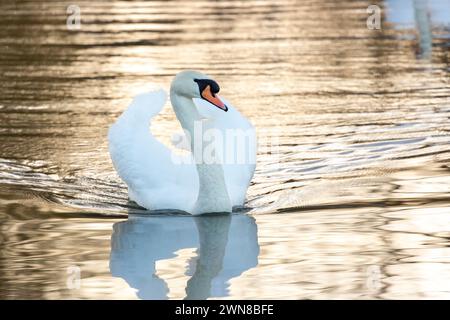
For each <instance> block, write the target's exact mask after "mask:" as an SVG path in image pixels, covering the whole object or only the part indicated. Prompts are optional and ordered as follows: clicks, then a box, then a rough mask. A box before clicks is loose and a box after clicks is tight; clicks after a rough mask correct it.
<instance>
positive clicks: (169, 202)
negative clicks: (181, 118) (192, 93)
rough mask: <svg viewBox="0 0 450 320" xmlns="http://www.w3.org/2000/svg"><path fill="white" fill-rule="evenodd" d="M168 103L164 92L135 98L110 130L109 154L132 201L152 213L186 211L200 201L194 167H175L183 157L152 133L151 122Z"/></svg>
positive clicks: (181, 165)
mask: <svg viewBox="0 0 450 320" xmlns="http://www.w3.org/2000/svg"><path fill="white" fill-rule="evenodd" d="M166 100H167V94H166V93H165V92H164V91H163V90H160V91H155V92H149V93H145V94H141V95H138V96H137V97H135V98H134V99H133V102H132V103H131V104H130V106H129V107H128V109H127V110H125V112H124V113H123V114H122V115H121V116H120V117H119V118H118V119H117V121H116V123H114V124H113V125H112V126H111V128H110V130H109V135H108V140H109V152H110V155H111V159H112V162H113V164H114V168H115V169H116V171H117V173H118V174H119V176H120V177H121V178H122V180H123V181H125V183H126V184H127V186H128V190H129V196H130V198H131V200H133V201H136V202H137V203H138V204H139V205H141V206H143V207H145V208H147V209H149V210H159V209H177V210H186V209H187V208H190V207H192V206H193V205H194V203H195V200H196V197H197V192H196V190H198V177H197V173H196V171H195V166H193V165H188V164H184V163H186V161H184V162H183V161H181V159H180V161H179V163H180V164H175V161H173V159H175V158H176V157H181V156H179V155H175V154H172V151H171V150H170V149H169V148H167V147H166V146H165V145H164V144H162V143H161V142H159V141H158V140H157V139H156V138H155V137H154V136H153V135H152V134H151V132H150V131H149V124H150V121H151V119H152V118H153V117H154V116H155V115H157V114H158V113H159V112H160V111H161V109H162V108H163V107H164V104H165V102H166ZM172 157H173V158H172Z"/></svg>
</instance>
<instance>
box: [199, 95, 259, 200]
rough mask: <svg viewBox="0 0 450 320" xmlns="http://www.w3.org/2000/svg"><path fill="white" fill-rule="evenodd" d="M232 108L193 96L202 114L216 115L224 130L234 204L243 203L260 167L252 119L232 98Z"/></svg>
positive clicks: (226, 169) (224, 152) (225, 163)
mask: <svg viewBox="0 0 450 320" xmlns="http://www.w3.org/2000/svg"><path fill="white" fill-rule="evenodd" d="M220 98H221V100H223V102H224V103H225V104H226V105H227V107H228V112H224V111H223V110H221V109H219V108H217V107H215V106H213V105H212V104H211V103H209V102H207V101H205V100H203V99H193V100H194V103H195V104H196V106H197V108H198V110H199V112H200V114H202V115H203V116H204V117H206V118H209V119H214V121H215V127H216V128H217V129H219V130H220V131H221V133H222V137H223V140H222V143H221V145H222V159H223V170H224V175H225V181H226V183H227V190H228V195H229V196H230V199H231V202H232V204H233V206H242V205H243V204H244V202H245V196H246V192H247V189H248V186H249V184H250V181H251V180H252V177H253V173H254V172H255V167H256V151H257V145H256V132H255V128H254V127H253V126H252V124H251V123H250V121H249V120H248V119H247V118H245V117H244V116H242V115H241V114H240V113H239V111H238V110H237V109H236V108H234V107H233V106H232V105H231V104H230V103H229V102H228V101H226V100H225V99H223V97H220Z"/></svg>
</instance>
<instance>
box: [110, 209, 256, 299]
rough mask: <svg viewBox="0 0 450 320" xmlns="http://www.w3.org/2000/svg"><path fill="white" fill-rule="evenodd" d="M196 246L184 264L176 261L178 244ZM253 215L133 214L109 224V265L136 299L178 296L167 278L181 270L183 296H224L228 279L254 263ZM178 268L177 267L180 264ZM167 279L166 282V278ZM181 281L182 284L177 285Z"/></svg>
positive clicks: (183, 247) (192, 297)
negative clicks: (185, 277) (167, 215)
mask: <svg viewBox="0 0 450 320" xmlns="http://www.w3.org/2000/svg"><path fill="white" fill-rule="evenodd" d="M187 248H196V249H197V251H196V255H195V257H191V258H190V259H189V261H187V262H186V264H187V265H184V266H183V265H181V266H177V267H176V268H171V266H172V265H173V264H175V265H176V260H177V259H180V258H181V259H182V258H183V257H182V256H180V255H178V254H177V253H178V252H181V251H182V250H183V249H187ZM258 255H259V246H258V237H257V227H256V224H255V219H254V218H252V217H250V216H247V215H231V216H230V215H223V216H222V215H221V216H204V217H196V218H191V217H169V218H168V217H141V218H139V217H133V216H131V217H130V218H129V219H128V220H127V221H123V222H118V223H116V224H114V231H113V234H112V239H111V258H110V269H111V274H112V275H113V276H114V277H120V278H123V279H124V280H125V281H126V282H127V283H128V284H129V285H130V286H131V287H132V288H135V289H136V290H137V296H138V297H139V298H141V299H166V298H168V297H169V296H170V298H178V299H180V298H183V296H174V295H173V294H171V293H170V292H169V283H170V281H169V280H170V279H169V280H168V281H165V280H164V276H167V274H164V273H163V274H161V273H160V272H158V270H157V266H158V268H161V269H168V270H169V271H170V276H169V278H177V276H180V274H183V273H186V275H188V276H189V280H188V281H187V283H186V284H185V287H186V289H185V294H186V295H185V298H187V299H206V298H209V297H225V296H228V295H229V293H228V285H229V281H230V280H231V279H232V278H235V277H238V276H239V275H241V274H242V273H243V272H245V271H246V270H249V269H251V268H253V267H255V266H256V265H257V264H258ZM179 267H181V268H179ZM167 282H169V283H167ZM181 285H182V284H181Z"/></svg>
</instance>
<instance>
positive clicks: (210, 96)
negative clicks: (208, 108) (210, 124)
mask: <svg viewBox="0 0 450 320" xmlns="http://www.w3.org/2000/svg"><path fill="white" fill-rule="evenodd" d="M201 95H202V98H203V99H205V100H206V101H208V102H209V103H212V104H213V105H215V106H216V107H217V108H219V109H222V110H223V111H225V112H227V111H228V107H227V106H226V105H225V103H223V101H222V100H220V98H219V96H218V95H216V94H214V93H212V92H211V87H210V86H209V85H207V86H206V87H205V89H203V91H202V94H201Z"/></svg>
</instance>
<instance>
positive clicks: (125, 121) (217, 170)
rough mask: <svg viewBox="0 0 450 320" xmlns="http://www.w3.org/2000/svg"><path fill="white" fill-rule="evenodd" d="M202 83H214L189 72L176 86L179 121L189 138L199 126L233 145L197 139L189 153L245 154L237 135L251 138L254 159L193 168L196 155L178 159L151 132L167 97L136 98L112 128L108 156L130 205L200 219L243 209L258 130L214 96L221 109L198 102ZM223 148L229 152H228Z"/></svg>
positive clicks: (157, 94) (249, 148)
mask: <svg viewBox="0 0 450 320" xmlns="http://www.w3.org/2000/svg"><path fill="white" fill-rule="evenodd" d="M199 78H202V79H206V80H202V81H211V80H208V79H209V78H207V76H205V75H202V74H200V73H197V72H193V71H185V72H182V73H180V74H179V75H177V77H176V78H175V79H174V81H173V82H172V85H171V92H170V99H171V102H172V106H173V109H174V111H175V113H176V116H177V118H178V120H179V121H180V123H181V125H182V127H183V129H184V130H185V132H186V133H187V134H188V135H190V137H194V136H195V135H196V133H195V130H196V128H197V127H196V124H201V125H202V126H203V130H205V128H211V129H215V130H217V131H216V132H219V133H222V134H223V136H224V137H225V141H228V142H229V144H226V143H223V144H222V145H221V144H220V143H219V144H218V143H213V144H209V145H205V144H198V141H197V139H196V138H193V139H191V140H190V148H191V150H193V151H194V150H196V149H197V150H198V149H199V145H200V151H202V152H203V151H211V150H213V152H212V154H214V155H220V154H223V153H227V154H229V153H230V152H231V153H233V152H241V153H242V150H238V149H239V148H240V149H242V145H240V144H239V143H237V141H235V140H234V139H233V137H232V136H233V132H238V134H242V132H244V133H245V134H246V138H248V139H247V141H248V143H246V145H245V146H244V147H245V150H246V153H248V155H250V157H249V158H248V159H247V160H246V161H245V162H244V163H236V161H234V162H231V163H230V162H229V161H228V162H226V163H224V161H223V159H222V158H220V157H218V158H217V159H218V160H217V159H216V160H217V161H213V163H210V162H208V161H203V160H198V161H196V162H194V161H192V159H193V157H192V154H191V155H188V156H184V157H183V156H179V155H176V154H175V153H173V151H172V150H171V149H170V148H168V147H166V146H165V145H164V144H162V143H161V142H159V141H158V140H157V139H156V138H155V137H154V136H153V135H152V134H151V133H150V132H149V123H150V121H151V119H152V118H153V117H154V116H155V115H157V114H158V113H159V112H160V111H161V109H162V108H163V106H164V104H165V102H166V100H167V95H166V93H165V92H164V91H163V90H160V91H155V92H150V93H146V94H141V95H138V96H137V97H135V98H134V99H133V102H132V103H131V105H130V106H129V107H128V109H127V110H125V112H124V113H123V114H122V115H121V116H120V117H119V118H118V120H117V121H116V123H114V124H113V125H112V126H111V128H110V130H109V136H108V139H109V151H110V155H111V159H112V162H113V164H114V167H115V169H116V170H117V172H118V174H119V176H120V177H121V178H122V180H123V181H125V183H126V184H127V186H128V192H129V197H130V199H131V200H133V201H135V202H137V203H138V204H139V205H140V206H143V207H145V208H146V209H148V210H162V209H175V210H182V211H186V212H189V213H192V214H201V213H207V212H231V211H232V208H233V207H234V206H242V205H243V204H244V201H245V194H246V191H247V188H248V186H249V183H250V180H251V178H252V176H253V172H254V169H255V162H254V160H255V159H254V158H255V155H256V140H255V132H254V129H253V127H252V125H251V124H250V122H249V121H248V120H247V119H246V118H244V117H243V116H242V115H241V114H240V113H239V112H238V111H237V110H236V109H235V108H233V107H232V106H231V105H229V104H228V103H227V104H226V105H224V104H223V103H222V104H221V101H220V100H213V99H218V97H216V96H215V94H214V93H213V94H212V95H213V97H214V98H211V99H212V101H213V102H215V103H217V106H218V108H216V107H214V105H212V104H211V103H209V102H207V101H205V100H203V99H200V98H204V97H203V95H202V92H199V89H198V87H197V83H195V82H194V79H199ZM208 83H209V82H208ZM208 88H209V87H208ZM208 88H207V89H208ZM217 91H218V89H217ZM208 101H209V100H208ZM217 101H218V102H217ZM222 105H223V106H222ZM224 111H226V112H224ZM230 132H231V135H230V134H229V133H230ZM224 146H227V147H228V148H227V149H226V150H225V149H224ZM230 146H231V147H230ZM206 148H209V150H206ZM194 155H195V152H194ZM214 159H215V158H214Z"/></svg>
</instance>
